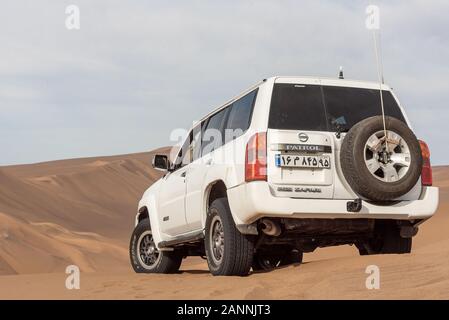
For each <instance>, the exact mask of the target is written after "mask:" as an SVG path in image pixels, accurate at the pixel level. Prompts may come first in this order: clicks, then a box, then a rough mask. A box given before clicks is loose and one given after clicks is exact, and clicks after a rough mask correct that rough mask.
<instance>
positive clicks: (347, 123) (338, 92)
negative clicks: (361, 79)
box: [268, 84, 405, 131]
mask: <svg viewBox="0 0 449 320" xmlns="http://www.w3.org/2000/svg"><path fill="white" fill-rule="evenodd" d="M382 96H383V99H384V109H385V114H386V115H388V116H392V117H395V118H397V119H399V120H401V121H404V122H405V119H404V117H403V115H402V113H401V110H400V109H399V106H398V105H397V103H396V101H395V99H394V97H393V95H392V94H391V92H389V91H383V92H382ZM381 114H382V109H381V105H380V94H379V90H375V89H361V88H349V87H335V86H318V85H298V84H275V86H274V89H273V96H272V99H271V108H270V118H269V124H268V126H269V128H272V129H287V130H310V131H335V130H336V129H337V127H340V130H341V131H347V130H349V129H350V128H351V127H352V126H353V125H355V124H356V123H358V122H360V121H361V120H363V119H366V118H368V117H372V116H376V115H381Z"/></svg>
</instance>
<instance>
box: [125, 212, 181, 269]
mask: <svg viewBox="0 0 449 320" xmlns="http://www.w3.org/2000/svg"><path fill="white" fill-rule="evenodd" d="M129 255H130V259H131V265H132V267H133V269H134V271H135V272H137V273H174V272H177V271H178V270H179V267H180V266H181V262H182V258H183V255H182V253H181V252H179V251H159V250H158V249H157V247H156V245H155V243H154V240H153V234H152V232H151V227H150V221H149V220H148V219H144V220H142V221H140V222H139V224H138V225H137V226H136V228H135V229H134V232H133V234H132V236H131V242H130V245H129Z"/></svg>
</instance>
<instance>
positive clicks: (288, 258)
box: [252, 249, 303, 271]
mask: <svg viewBox="0 0 449 320" xmlns="http://www.w3.org/2000/svg"><path fill="white" fill-rule="evenodd" d="M302 258H303V253H302V252H301V251H298V250H296V249H293V250H292V249H287V252H282V253H281V254H269V253H263V252H258V253H256V254H255V255H254V259H253V265H252V268H253V271H259V270H266V271H268V270H273V269H275V268H277V267H282V266H287V265H290V264H296V263H302Z"/></svg>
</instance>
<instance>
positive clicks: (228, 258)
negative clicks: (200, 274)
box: [205, 198, 254, 276]
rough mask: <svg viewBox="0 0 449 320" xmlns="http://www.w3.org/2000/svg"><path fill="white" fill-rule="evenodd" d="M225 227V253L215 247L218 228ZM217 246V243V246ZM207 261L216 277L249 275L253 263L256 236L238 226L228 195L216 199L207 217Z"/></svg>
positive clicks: (223, 238) (223, 248) (223, 230)
mask: <svg viewBox="0 0 449 320" xmlns="http://www.w3.org/2000/svg"><path fill="white" fill-rule="evenodd" d="M220 224H221V226H222V234H223V237H222V240H223V243H224V246H223V247H220V248H222V254H221V255H219V253H220V252H217V251H218V249H217V250H214V243H215V241H213V239H212V237H213V236H214V233H213V232H214V230H215V229H214V228H216V227H217V228H219V227H220ZM216 247H217V246H216ZM205 249H206V257H207V264H208V266H209V270H210V272H211V273H212V274H213V275H214V276H246V275H248V273H249V271H250V269H251V265H252V262H253V255H254V237H252V236H248V235H244V234H241V233H240V231H238V229H237V228H236V226H235V223H234V220H233V218H232V215H231V210H230V208H229V204H228V201H227V199H226V198H220V199H217V200H214V201H213V202H212V204H211V206H210V208H209V212H208V216H207V219H206V238H205Z"/></svg>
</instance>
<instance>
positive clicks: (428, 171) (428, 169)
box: [419, 140, 432, 186]
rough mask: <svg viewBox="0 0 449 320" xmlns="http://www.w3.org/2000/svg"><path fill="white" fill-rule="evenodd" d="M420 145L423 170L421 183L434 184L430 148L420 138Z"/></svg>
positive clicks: (424, 184)
mask: <svg viewBox="0 0 449 320" xmlns="http://www.w3.org/2000/svg"><path fill="white" fill-rule="evenodd" d="M419 146H420V147H421V154H422V170H421V184H422V185H423V186H431V185H432V166H431V165H430V150H429V147H428V146H427V143H425V142H424V141H422V140H419Z"/></svg>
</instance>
